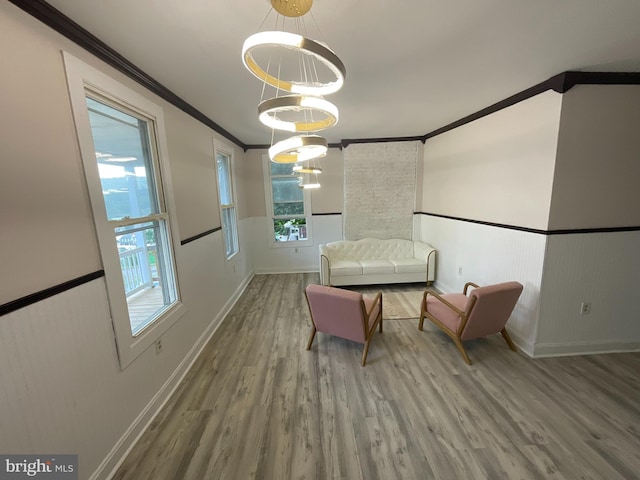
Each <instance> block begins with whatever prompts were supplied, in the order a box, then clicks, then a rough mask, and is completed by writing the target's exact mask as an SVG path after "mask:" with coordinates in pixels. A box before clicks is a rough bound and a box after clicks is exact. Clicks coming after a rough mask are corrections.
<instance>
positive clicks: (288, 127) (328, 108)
mask: <svg viewBox="0 0 640 480" xmlns="http://www.w3.org/2000/svg"><path fill="white" fill-rule="evenodd" d="M305 111H310V115H309V116H310V117H312V116H313V113H314V112H319V113H321V114H322V116H323V118H321V119H319V120H312V119H308V116H307V115H304V117H303V120H301V121H287V120H283V119H282V118H279V117H278V114H281V113H288V112H294V113H300V112H304V113H306V112H305ZM338 118H339V113H338V108H337V107H336V106H335V105H334V104H333V103H331V102H328V101H327V100H325V99H324V98H319V97H310V96H306V95H285V96H284V97H275V98H270V99H268V100H264V101H263V102H261V103H260V105H258V119H259V120H260V122H262V124H263V125H265V126H267V127H269V128H275V129H276V130H284V131H287V132H317V131H320V130H324V129H326V128H330V127H333V126H334V125H335V124H336V123H338Z"/></svg>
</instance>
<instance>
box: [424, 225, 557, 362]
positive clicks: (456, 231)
mask: <svg viewBox="0 0 640 480" xmlns="http://www.w3.org/2000/svg"><path fill="white" fill-rule="evenodd" d="M416 230H418V231H419V232H420V239H421V240H422V241H423V242H426V243H429V244H430V245H431V246H433V247H434V248H435V249H436V250H437V252H436V255H437V256H436V282H435V286H436V288H438V289H439V290H441V291H442V292H445V293H449V292H461V291H462V288H463V287H464V284H465V283H466V282H474V283H477V284H479V285H486V284H491V283H498V282H505V281H510V280H515V281H518V282H520V283H522V284H523V285H524V291H523V292H522V296H521V297H520V300H519V301H518V304H517V306H516V308H515V310H514V312H513V315H512V316H511V319H510V320H509V323H508V327H509V331H510V332H511V333H512V337H514V341H515V342H516V343H517V344H518V346H519V347H520V348H522V349H523V350H524V351H525V352H526V353H528V354H529V355H533V353H534V352H533V349H534V343H535V339H536V331H537V326H538V315H539V302H540V285H541V282H542V270H543V263H544V252H545V244H546V236H545V235H540V234H534V233H527V232H521V231H517V230H509V229H505V228H500V227H493V226H488V225H479V224H474V223H469V222H463V221H459V220H451V219H446V218H439V217H433V216H428V215H416Z"/></svg>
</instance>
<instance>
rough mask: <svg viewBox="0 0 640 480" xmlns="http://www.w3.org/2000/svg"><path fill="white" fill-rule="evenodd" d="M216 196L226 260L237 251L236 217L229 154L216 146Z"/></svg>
mask: <svg viewBox="0 0 640 480" xmlns="http://www.w3.org/2000/svg"><path fill="white" fill-rule="evenodd" d="M216 165H217V170H218V197H219V200H220V217H221V221H222V232H223V235H224V246H225V255H226V257H227V260H228V259H230V258H231V257H233V256H234V255H235V254H236V253H238V250H239V246H238V217H237V213H236V203H235V194H234V188H233V175H232V160H231V155H230V154H228V153H226V152H222V151H219V150H218V149H217V148H216Z"/></svg>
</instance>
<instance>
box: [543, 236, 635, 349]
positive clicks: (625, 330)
mask: <svg viewBox="0 0 640 480" xmlns="http://www.w3.org/2000/svg"><path fill="white" fill-rule="evenodd" d="M639 246H640V232H613V233H591V234H574V235H552V236H550V237H549V240H548V245H547V253H546V259H545V267H544V275H543V284H542V292H541V295H542V299H543V301H542V304H541V309H540V323H539V328H538V338H537V343H536V347H535V352H536V356H545V355H563V354H576V353H595V352H615V351H633V350H639V349H640V321H639V319H640V314H639V313H638V298H639V296H640V255H639V254H638V247H639ZM582 302H586V303H589V304H590V306H591V309H590V310H591V311H590V313H589V314H587V315H581V314H580V306H581V303H582Z"/></svg>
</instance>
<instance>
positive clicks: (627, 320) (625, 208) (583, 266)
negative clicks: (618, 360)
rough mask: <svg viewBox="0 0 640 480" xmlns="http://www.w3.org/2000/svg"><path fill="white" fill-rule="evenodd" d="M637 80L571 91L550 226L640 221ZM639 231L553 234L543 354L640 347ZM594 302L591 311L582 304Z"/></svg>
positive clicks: (560, 143) (540, 345) (639, 98)
mask: <svg viewBox="0 0 640 480" xmlns="http://www.w3.org/2000/svg"><path fill="white" fill-rule="evenodd" d="M638 105H640V86H637V85H578V86H576V87H574V88H573V89H571V90H569V91H568V92H567V93H565V94H564V96H563V100H562V116H561V121H560V135H559V139H558V154H557V160H556V169H555V176H554V188H553V196H552V201H551V211H550V221H549V224H550V228H551V229H558V230H565V229H576V228H582V229H584V228H607V227H625V226H636V227H637V226H639V225H640V208H638V205H640V188H638V180H639V179H640V161H639V160H640V154H639V152H640V135H639V131H640V108H639V107H638ZM639 245H640V232H600V233H581V234H574V235H553V236H550V237H549V240H548V246H547V256H546V260H545V267H544V277H543V289H542V310H541V316H540V325H539V330H538V339H537V344H536V348H535V351H536V354H537V355H558V354H571V353H591V352H603V351H629V350H637V349H640V323H639V322H638V321H637V319H638V314H637V308H636V305H637V300H636V299H637V298H638V294H640V287H638V285H640V255H638V246H639ZM583 301H584V302H589V303H591V304H592V310H591V313H590V314H589V315H580V313H579V312H580V303H581V302H583Z"/></svg>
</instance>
